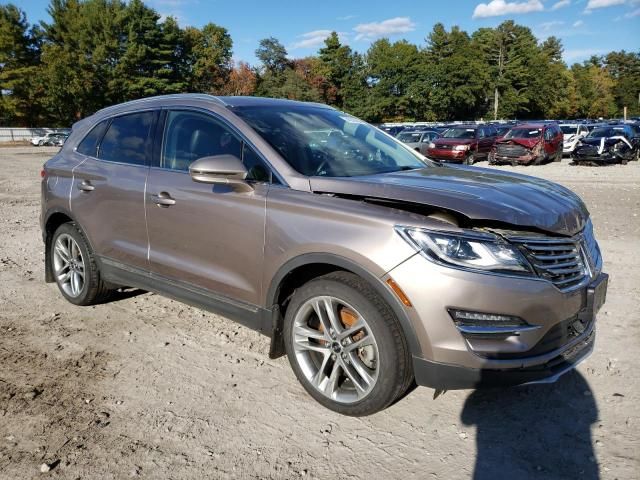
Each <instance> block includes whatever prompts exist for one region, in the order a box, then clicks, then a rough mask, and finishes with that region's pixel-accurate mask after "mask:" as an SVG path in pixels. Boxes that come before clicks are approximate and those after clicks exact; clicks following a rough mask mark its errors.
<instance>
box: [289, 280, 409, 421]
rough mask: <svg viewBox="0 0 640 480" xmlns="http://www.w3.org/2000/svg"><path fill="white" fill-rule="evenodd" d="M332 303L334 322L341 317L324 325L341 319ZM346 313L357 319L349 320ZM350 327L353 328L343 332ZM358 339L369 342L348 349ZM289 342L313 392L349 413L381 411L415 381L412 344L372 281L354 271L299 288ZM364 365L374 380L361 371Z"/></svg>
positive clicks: (296, 369)
mask: <svg viewBox="0 0 640 480" xmlns="http://www.w3.org/2000/svg"><path fill="white" fill-rule="evenodd" d="M314 303H315V305H314ZM329 304H331V308H330V310H331V311H333V312H334V313H335V315H334V322H336V321H337V322H340V323H339V325H338V326H337V328H336V329H335V330H334V329H333V328H331V327H330V328H328V329H327V328H323V327H322V326H320V325H325V324H326V325H335V323H333V322H330V321H329V319H328V316H327V315H326V312H327V311H329V310H327V305H329ZM318 308H320V309H321V310H322V312H325V313H323V316H324V322H321V321H319V318H320V317H319V316H318V314H317V313H316V312H318ZM345 309H346V310H345ZM345 311H346V312H347V313H346V317H345V316H343V315H345ZM339 312H340V313H339ZM345 318H347V319H348V318H351V319H352V320H351V321H352V323H351V324H348V323H345V322H344V321H343V320H342V319H345ZM357 325H360V328H359V329H358V328H357ZM341 329H342V331H340V330H341ZM327 330H329V331H328V332H327ZM349 330H350V331H351V332H352V334H351V335H349V334H347V336H345V337H344V338H342V334H343V333H344V332H347V331H349ZM301 332H302V333H301ZM309 332H311V333H309ZM309 335H314V336H309ZM345 342H346V343H345ZM355 342H358V344H359V345H360V344H362V345H364V346H361V347H359V348H356V349H355V350H352V351H351V352H348V353H345V352H347V351H348V349H349V348H350V344H351V343H355ZM284 343H285V350H286V352H287V356H288V358H289V363H290V364H291V368H292V369H293V371H294V373H295V375H296V377H297V378H298V381H299V382H300V383H301V384H302V386H303V387H304V388H305V390H306V391H307V392H308V393H309V395H311V396H312V397H313V398H314V399H315V400H316V401H317V402H319V403H320V404H322V405H323V406H325V407H327V408H328V409H330V410H333V411H334V412H338V413H340V414H343V415H350V416H365V415H372V414H374V413H376V412H379V411H380V410H383V409H385V408H386V407H388V406H389V405H391V404H392V403H393V402H394V401H395V400H396V399H397V398H399V397H400V396H401V395H403V394H404V393H405V392H406V391H407V389H408V388H409V386H410V385H411V383H412V381H413V371H412V367H411V357H410V354H409V348H408V346H407V342H406V339H405V337H404V335H403V332H402V329H401V327H400V325H399V323H398V321H397V319H396V318H395V316H394V314H393V312H392V311H391V309H390V307H389V306H388V305H387V304H386V302H384V300H382V299H381V298H380V297H379V296H378V294H377V293H376V292H375V291H374V290H373V288H372V287H371V286H370V285H369V284H368V283H367V282H366V281H364V280H363V279H362V278H360V277H358V276H356V275H353V274H351V273H348V272H334V273H330V274H328V275H324V276H322V277H318V278H316V279H314V280H311V281H310V282H308V283H306V284H304V285H303V286H302V287H300V288H299V289H297V290H296V291H295V292H294V294H293V297H292V299H291V302H290V304H289V306H288V307H287V311H286V314H285V320H284ZM309 345H311V348H312V349H313V350H308V349H307V347H308V346H309ZM343 345H345V346H344V350H343ZM318 347H319V348H318ZM372 358H373V360H371V359H372ZM367 363H369V365H367ZM370 367H374V368H370ZM363 368H364V369H366V370H365V372H366V373H367V374H368V376H369V380H370V381H369V382H368V383H367V382H365V381H364V379H365V376H364V375H359V374H358V372H361V371H362V370H363ZM348 370H349V371H351V375H349V374H348ZM334 374H335V375H334ZM334 376H335V379H336V381H335V382H332V381H331V380H332V378H334ZM352 379H354V380H352ZM314 380H315V383H316V385H317V386H316V385H314V383H312V382H313V381H314ZM357 384H361V386H364V388H360V389H359V388H356V385H357Z"/></svg>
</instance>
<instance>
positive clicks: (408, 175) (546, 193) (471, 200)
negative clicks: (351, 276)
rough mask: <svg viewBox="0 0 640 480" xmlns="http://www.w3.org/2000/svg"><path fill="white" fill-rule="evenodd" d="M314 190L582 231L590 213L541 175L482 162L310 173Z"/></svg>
mask: <svg viewBox="0 0 640 480" xmlns="http://www.w3.org/2000/svg"><path fill="white" fill-rule="evenodd" d="M310 182H311V189H312V191H314V192H317V193H333V194H337V195H349V196H356V197H362V198H377V199H385V200H394V201H401V202H409V203H412V204H419V205H425V206H430V207H436V208H442V209H445V210H450V211H453V212H457V213H459V214H461V215H464V216H466V217H468V218H470V219H472V220H484V221H495V222H501V223H506V224H511V225H513V226H517V227H524V228H529V229H532V228H536V229H539V230H543V231H546V232H549V233H554V234H558V235H575V234H576V233H578V232H580V231H581V230H582V229H583V227H584V225H585V223H586V221H587V219H588V218H589V212H588V211H587V208H586V207H585V205H584V203H583V202H582V200H580V198H579V197H578V196H577V195H576V194H575V193H573V192H572V191H571V190H569V189H567V188H565V187H562V186H560V185H558V184H555V183H552V182H549V181H546V180H542V179H539V178H534V177H529V176H526V175H519V174H515V173H507V172H498V171H496V170H490V169H486V168H478V167H456V166H433V167H427V168H422V169H418V170H410V171H404V172H394V173H388V174H380V175H370V176H362V177H337V178H327V177H312V178H311V179H310Z"/></svg>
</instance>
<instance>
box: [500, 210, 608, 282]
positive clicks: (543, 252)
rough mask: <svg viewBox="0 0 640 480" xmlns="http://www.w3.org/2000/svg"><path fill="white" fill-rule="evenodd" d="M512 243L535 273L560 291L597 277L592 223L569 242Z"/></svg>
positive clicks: (522, 240)
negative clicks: (518, 248) (518, 247)
mask: <svg viewBox="0 0 640 480" xmlns="http://www.w3.org/2000/svg"><path fill="white" fill-rule="evenodd" d="M509 240H510V241H511V242H513V243H516V244H518V245H519V246H520V248H521V250H522V252H523V253H524V254H525V256H526V257H527V259H528V260H529V262H530V263H531V265H532V266H533V268H534V269H535V271H536V273H537V274H538V275H539V276H540V277H542V278H545V279H547V280H549V281H550V282H552V283H553V284H554V285H555V286H556V287H558V288H559V289H560V290H563V291H565V290H570V289H572V288H573V287H576V286H578V285H581V284H582V283H583V281H585V279H588V278H590V277H593V276H595V275H596V274H597V273H599V271H600V268H601V266H602V259H601V256H600V249H599V248H598V243H597V242H596V239H595V237H594V235H593V227H592V225H591V221H589V222H588V223H587V225H586V226H585V228H584V230H583V231H582V232H581V233H580V234H578V235H576V236H574V237H571V238H555V237H546V236H539V237H517V238H510V239H509Z"/></svg>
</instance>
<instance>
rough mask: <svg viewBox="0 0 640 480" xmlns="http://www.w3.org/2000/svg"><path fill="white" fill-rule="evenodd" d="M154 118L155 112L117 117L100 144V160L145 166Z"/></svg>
mask: <svg viewBox="0 0 640 480" xmlns="http://www.w3.org/2000/svg"><path fill="white" fill-rule="evenodd" d="M153 117H154V112H141V113H132V114H129V115H123V116H121V117H115V118H114V119H113V120H112V121H111V125H109V128H108V130H107V133H105V135H104V138H103V139H102V142H101V143H100V148H99V150H98V158H100V159H102V160H109V161H111V162H122V163H129V164H131V165H144V164H145V160H146V157H147V149H148V145H149V132H150V131H151V125H152V124H153Z"/></svg>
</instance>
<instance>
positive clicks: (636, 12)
mask: <svg viewBox="0 0 640 480" xmlns="http://www.w3.org/2000/svg"><path fill="white" fill-rule="evenodd" d="M639 15H640V8H637V9H635V10H633V11H631V12H629V13H625V14H624V18H633V17H637V16H639Z"/></svg>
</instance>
